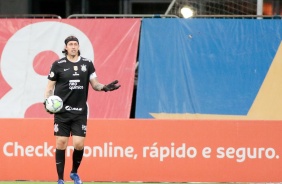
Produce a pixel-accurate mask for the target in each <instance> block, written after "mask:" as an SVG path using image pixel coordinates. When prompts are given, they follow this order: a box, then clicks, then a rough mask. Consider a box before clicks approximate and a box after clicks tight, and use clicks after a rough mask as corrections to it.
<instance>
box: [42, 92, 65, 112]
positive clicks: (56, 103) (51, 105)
mask: <svg viewBox="0 0 282 184" xmlns="http://www.w3.org/2000/svg"><path fill="white" fill-rule="evenodd" d="M62 108H63V100H62V99H61V98H60V97H59V96H56V95H53V96H50V97H49V98H47V100H46V109H48V110H49V111H50V112H52V113H57V112H59V111H60V110H61V109H62Z"/></svg>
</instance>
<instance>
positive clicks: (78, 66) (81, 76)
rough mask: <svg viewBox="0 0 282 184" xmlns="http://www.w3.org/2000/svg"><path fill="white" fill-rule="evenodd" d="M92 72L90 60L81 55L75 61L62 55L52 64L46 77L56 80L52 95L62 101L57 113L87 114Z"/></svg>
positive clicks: (92, 67)
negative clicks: (62, 104) (60, 108)
mask: <svg viewBox="0 0 282 184" xmlns="http://www.w3.org/2000/svg"><path fill="white" fill-rule="evenodd" d="M94 72H95V68H94V65H93V63H92V61H91V60H89V59H86V58H83V57H80V59H79V61H78V62H75V63H74V62H70V61H69V60H68V59H67V58H66V57H64V58H61V59H60V60H57V61H55V62H54V63H53V64H52V67H51V70H50V73H49V75H48V79H49V80H51V81H56V85H55V91H54V95H57V96H59V97H61V98H62V100H63V102H64V107H63V108H62V110H61V111H60V112H59V113H63V112H67V111H68V112H70V113H73V114H87V105H86V101H87V96H88V86H89V80H90V75H91V74H92V73H94Z"/></svg>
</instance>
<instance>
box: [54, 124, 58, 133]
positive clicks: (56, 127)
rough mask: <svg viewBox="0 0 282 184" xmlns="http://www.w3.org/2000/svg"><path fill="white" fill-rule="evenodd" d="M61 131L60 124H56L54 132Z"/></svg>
mask: <svg viewBox="0 0 282 184" xmlns="http://www.w3.org/2000/svg"><path fill="white" fill-rule="evenodd" d="M58 131H59V125H58V124H54V132H58Z"/></svg>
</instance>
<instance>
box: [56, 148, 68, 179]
mask: <svg viewBox="0 0 282 184" xmlns="http://www.w3.org/2000/svg"><path fill="white" fill-rule="evenodd" d="M65 152H66V151H65V150H59V149H56V167H57V174H58V178H59V180H60V179H61V180H64V170H65Z"/></svg>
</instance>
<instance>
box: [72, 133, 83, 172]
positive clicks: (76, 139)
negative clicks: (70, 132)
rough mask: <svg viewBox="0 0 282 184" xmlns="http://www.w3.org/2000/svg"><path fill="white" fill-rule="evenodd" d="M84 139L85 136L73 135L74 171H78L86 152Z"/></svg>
mask: <svg viewBox="0 0 282 184" xmlns="http://www.w3.org/2000/svg"><path fill="white" fill-rule="evenodd" d="M84 140H85V137H80V136H75V135H74V136H73V146H74V151H73V155H72V161H73V164H72V171H71V172H72V173H77V170H78V168H79V166H80V163H81V160H82V158H83V153H84Z"/></svg>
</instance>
